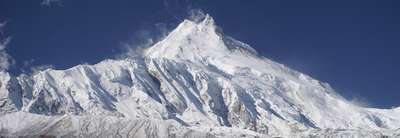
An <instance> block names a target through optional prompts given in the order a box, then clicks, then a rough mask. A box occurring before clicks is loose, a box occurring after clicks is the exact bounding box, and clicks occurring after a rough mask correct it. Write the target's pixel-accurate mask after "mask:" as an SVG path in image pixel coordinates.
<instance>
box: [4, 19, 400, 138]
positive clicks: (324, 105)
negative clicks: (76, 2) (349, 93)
mask: <svg viewBox="0 0 400 138" xmlns="http://www.w3.org/2000/svg"><path fill="white" fill-rule="evenodd" d="M216 30H218V29H216V26H215V24H214V20H213V19H212V18H211V17H210V16H208V15H207V16H205V17H204V19H203V20H201V21H199V22H194V21H190V20H185V21H183V22H182V23H181V24H180V25H179V26H178V27H177V28H176V29H175V30H173V31H172V32H171V33H170V34H169V35H168V36H167V37H165V38H164V39H163V40H161V41H160V42H158V43H156V44H155V45H154V46H152V47H150V48H147V49H145V50H144V51H143V55H142V56H136V57H134V58H132V57H131V58H126V59H122V60H105V61H103V62H100V63H98V64H95V65H78V66H75V67H73V68H70V69H67V70H53V69H48V70H44V71H41V72H39V73H36V74H34V75H30V76H28V75H24V74H22V75H20V76H18V77H13V76H11V75H9V73H7V72H5V71H2V72H1V73H0V114H1V117H0V123H1V126H0V135H3V136H40V135H56V136H70V137H73V136H78V137H88V136H93V137H96V136H111V137H116V136H122V137H269V136H283V137H300V136H305V137H311V136H317V137H318V136H321V137H323V136H332V137H339V136H343V137H351V136H353V137H380V136H384V135H387V136H400V110H399V109H400V108H397V109H392V110H390V109H372V108H364V107H359V106H356V105H354V104H352V103H350V102H348V101H346V100H345V99H344V98H342V97H340V96H339V95H338V94H336V92H335V91H334V90H333V89H332V88H331V87H330V86H329V85H328V84H326V83H323V82H319V81H318V80H315V79H313V78H311V77H309V76H307V75H305V74H302V73H299V72H297V71H294V70H292V69H290V68H287V67H285V66H284V65H282V64H279V63H276V62H274V61H271V60H269V59H267V58H264V57H262V56H260V55H258V54H257V52H256V51H255V50H254V49H252V48H251V47H250V46H249V45H247V44H245V43H242V42H240V41H237V40H235V39H233V38H230V37H227V36H224V35H223V34H222V33H221V32H218V31H216Z"/></svg>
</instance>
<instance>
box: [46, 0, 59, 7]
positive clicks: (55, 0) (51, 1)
mask: <svg viewBox="0 0 400 138" xmlns="http://www.w3.org/2000/svg"><path fill="white" fill-rule="evenodd" d="M41 4H42V5H45V6H51V5H53V4H58V5H61V0H43V1H42V3H41Z"/></svg>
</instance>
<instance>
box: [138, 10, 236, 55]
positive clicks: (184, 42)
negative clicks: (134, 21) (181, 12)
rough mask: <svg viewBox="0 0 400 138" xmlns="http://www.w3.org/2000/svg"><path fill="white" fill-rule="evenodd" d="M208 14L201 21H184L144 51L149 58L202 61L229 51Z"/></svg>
mask: <svg viewBox="0 0 400 138" xmlns="http://www.w3.org/2000/svg"><path fill="white" fill-rule="evenodd" d="M216 28H217V27H216V25H215V23H214V19H213V18H212V17H211V16H209V15H208V14H207V15H205V16H204V18H202V19H201V20H198V21H196V20H188V19H186V20H184V21H183V22H182V23H180V24H179V25H178V27H176V28H175V29H174V30H173V31H172V32H171V33H170V34H169V35H168V36H167V37H165V38H164V39H163V40H162V41H160V42H158V43H157V44H155V45H154V46H152V47H150V48H148V49H147V50H146V51H145V55H146V56H147V57H151V58H169V59H184V60H192V61H194V60H204V58H206V57H218V56H220V55H224V53H227V52H228V51H229V50H228V49H227V47H226V46H225V44H224V42H223V39H222V37H221V35H220V34H219V33H218V32H217V31H216Z"/></svg>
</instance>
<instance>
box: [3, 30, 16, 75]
mask: <svg viewBox="0 0 400 138" xmlns="http://www.w3.org/2000/svg"><path fill="white" fill-rule="evenodd" d="M6 24H7V22H2V23H0V70H8V69H9V68H10V67H11V66H13V65H14V63H15V61H14V59H13V58H12V57H11V56H10V55H9V54H8V53H7V51H6V48H7V46H8V44H9V43H10V42H11V37H8V36H4V32H3V29H4V27H5V26H6Z"/></svg>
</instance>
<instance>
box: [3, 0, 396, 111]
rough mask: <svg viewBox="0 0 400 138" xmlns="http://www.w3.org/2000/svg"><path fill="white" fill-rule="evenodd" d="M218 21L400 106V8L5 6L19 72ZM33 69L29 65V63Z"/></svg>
mask: <svg viewBox="0 0 400 138" xmlns="http://www.w3.org/2000/svg"><path fill="white" fill-rule="evenodd" d="M192 8H198V9H202V10H203V11H204V12H206V13H209V14H211V15H212V16H213V17H214V18H215V20H216V22H217V24H218V25H219V26H220V27H221V28H223V32H224V33H225V34H227V35H230V36H232V37H234V38H236V39H238V40H241V41H243V42H246V43H248V44H250V45H251V46H252V47H254V48H255V49H257V50H258V51H259V52H260V53H261V54H262V55H264V56H265V57H268V58H270V59H273V60H275V61H277V62H280V63H283V64H285V65H287V66H289V67H291V68H294V69H296V70H299V71H301V72H304V73H306V74H309V75H311V76H313V77H314V78H317V79H319V80H321V81H324V82H328V83H330V84H331V85H332V86H333V87H334V88H335V89H336V90H337V91H338V92H339V93H340V94H342V95H343V96H344V97H346V98H347V99H354V98H356V99H357V100H358V101H362V102H366V103H368V104H369V105H370V106H373V107H383V108H390V107H392V106H399V105H400V79H399V78H400V54H399V53H400V1H398V0H331V1H326V0H312V1H310V0H304V1H303V0H301V1H300V0H290V1H289V0H193V1H192V2H189V1H188V0H165V1H163V0H64V1H62V3H61V4H53V5H52V6H50V7H48V6H43V5H40V1H39V0H0V21H4V20H7V21H8V24H7V27H6V28H5V33H6V34H7V35H10V36H12V37H13V39H12V42H11V43H10V45H9V47H8V53H9V54H10V55H11V56H13V57H14V59H15V60H16V62H17V64H16V65H15V66H14V67H13V68H12V72H14V73H15V74H18V73H20V72H21V70H23V69H24V70H26V69H27V68H29V67H31V66H37V65H45V64H49V65H53V66H55V68H57V69H66V68H69V67H72V66H74V65H77V64H80V63H90V64H93V63H97V62H99V61H101V60H103V59H105V58H111V57H114V56H115V55H117V54H119V53H122V52H123V50H124V48H123V46H122V43H126V42H128V43H138V41H139V42H140V41H142V40H141V39H146V37H147V36H151V37H154V36H156V35H159V34H157V33H159V31H157V29H156V28H158V27H159V26H160V25H164V26H166V27H167V28H168V29H171V28H173V27H175V26H176V25H177V24H178V23H179V22H180V21H181V20H182V19H183V18H184V17H185V16H187V14H186V13H187V11H188V9H192ZM28 61H29V64H27V65H24V62H28Z"/></svg>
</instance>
